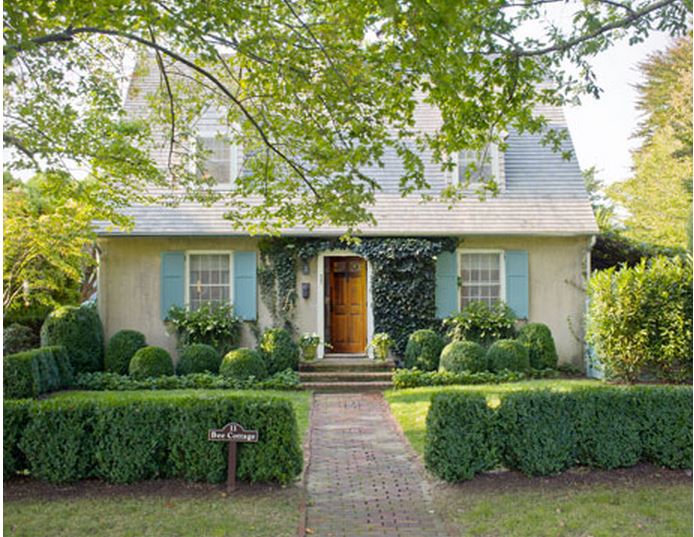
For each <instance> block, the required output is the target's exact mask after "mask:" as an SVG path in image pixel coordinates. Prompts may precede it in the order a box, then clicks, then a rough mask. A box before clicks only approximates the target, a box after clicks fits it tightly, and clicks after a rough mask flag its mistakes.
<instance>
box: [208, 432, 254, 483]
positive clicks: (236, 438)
mask: <svg viewBox="0 0 694 537" xmlns="http://www.w3.org/2000/svg"><path fill="white" fill-rule="evenodd" d="M207 439H208V440H209V441H211V442H228V443H229V447H228V452H227V454H228V462H229V464H228V467H227V490H228V491H229V492H231V491H232V490H234V489H235V488H236V444H237V443H238V442H257V441H258V431H247V430H246V429H244V427H243V425H240V424H238V423H234V422H232V423H227V424H226V425H225V426H224V427H222V428H221V429H210V430H208V431H207Z"/></svg>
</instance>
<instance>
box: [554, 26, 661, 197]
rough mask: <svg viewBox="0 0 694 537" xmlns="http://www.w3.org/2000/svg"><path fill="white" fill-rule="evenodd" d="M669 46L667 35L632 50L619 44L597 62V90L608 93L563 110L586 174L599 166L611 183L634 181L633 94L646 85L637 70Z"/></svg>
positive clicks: (636, 118) (635, 119) (635, 115)
mask: <svg viewBox="0 0 694 537" xmlns="http://www.w3.org/2000/svg"><path fill="white" fill-rule="evenodd" d="M670 42H671V38H669V37H668V36H666V35H665V34H653V35H651V36H650V37H649V38H648V39H647V40H646V41H645V42H643V43H640V44H638V45H633V46H629V45H628V43H627V42H626V41H620V42H618V43H617V44H616V45H614V46H613V47H611V48H610V49H608V50H607V51H605V52H603V53H602V54H600V55H599V56H597V57H596V58H595V59H594V60H593V61H592V64H593V66H594V68H595V74H596V77H597V82H598V85H600V87H602V88H603V90H604V92H603V94H602V95H601V97H600V99H597V100H596V99H594V98H593V97H584V98H583V102H582V103H581V105H580V106H574V107H567V108H566V109H565V110H564V113H565V115H566V119H567V122H568V124H569V130H570V132H571V138H572V140H573V143H574V148H575V149H576V156H577V157H578V162H579V164H580V166H581V169H584V170H585V169H587V168H590V167H591V166H595V167H596V168H597V170H598V177H599V178H600V179H602V180H603V181H604V182H605V183H606V184H609V183H612V182H615V181H621V180H624V179H627V178H628V177H629V176H630V174H631V155H630V151H631V150H632V149H635V148H637V147H638V145H639V141H638V140H637V139H634V138H632V133H633V132H634V131H635V130H636V125H637V123H638V121H639V115H638V112H637V110H636V99H637V95H636V90H635V89H634V85H635V84H637V83H638V82H639V81H641V77H640V75H639V73H638V70H637V65H638V63H639V62H641V61H643V60H645V59H646V57H647V56H648V55H649V54H651V53H653V52H655V51H661V50H664V49H666V48H667V46H668V45H669V43H670Z"/></svg>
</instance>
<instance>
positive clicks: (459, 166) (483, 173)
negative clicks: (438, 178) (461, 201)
mask: <svg viewBox="0 0 694 537" xmlns="http://www.w3.org/2000/svg"><path fill="white" fill-rule="evenodd" d="M468 175H469V177H468ZM498 178H499V148H498V147H497V146H496V145H495V144H491V145H489V146H487V147H486V148H485V149H484V150H483V151H474V150H467V149H466V150H463V151H460V152H459V153H458V160H457V162H456V169H455V177H454V179H455V181H457V183H458V184H459V185H466V184H467V185H469V186H476V185H479V184H480V183H482V182H483V181H490V180H494V181H496V180H498ZM468 180H469V182H468Z"/></svg>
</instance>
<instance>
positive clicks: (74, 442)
mask: <svg viewBox="0 0 694 537" xmlns="http://www.w3.org/2000/svg"><path fill="white" fill-rule="evenodd" d="M3 418H4V423H5V424H6V426H5V436H4V439H5V445H4V453H5V454H6V457H7V456H8V454H9V455H10V458H9V459H6V460H8V461H10V462H11V465H12V466H8V467H6V469H5V471H6V472H8V471H9V470H21V469H24V468H25V467H26V468H28V469H29V470H30V471H31V473H32V475H34V476H35V477H36V478H38V479H41V480H45V481H50V482H55V483H64V482H70V481H75V480H78V479H85V478H89V477H94V476H97V477H102V478H103V479H105V480H107V481H109V482H116V483H127V482H132V481H136V480H140V479H149V478H154V477H157V476H170V477H181V478H185V479H190V480H200V481H208V482H213V483H217V482H221V481H223V480H224V479H225V478H226V461H227V457H226V443H224V442H209V441H208V440H207V434H206V433H207V430H208V429H211V428H221V427H222V426H224V425H225V424H226V423H228V422H230V421H237V422H239V423H241V424H242V425H244V426H245V427H247V428H249V429H255V430H258V434H259V440H258V443H257V444H253V445H240V446H239V450H238V466H237V476H238V477H239V479H242V480H247V481H251V482H255V481H276V482H280V483H288V482H290V481H291V480H292V479H294V478H295V477H296V476H297V475H298V474H299V473H300V472H301V468H302V463H303V455H302V453H301V448H300V443H299V437H298V430H297V423H296V417H295V415H294V411H293V408H292V406H291V404H290V403H289V402H288V401H286V400H282V399H278V398H275V397H259V396H257V395H237V394H233V395H229V394H225V393H222V392H219V393H218V394H212V395H210V394H205V395H204V396H191V395H180V394H152V393H149V392H139V393H136V394H128V395H122V396H121V397H120V398H118V399H115V398H113V397H112V396H110V395H109V394H94V397H93V398H92V399H91V400H89V401H85V400H83V399H82V398H80V397H79V396H73V397H71V396H66V397H61V398H56V399H49V400H45V401H19V402H17V401H11V402H9V404H7V405H6V406H5V415H4V417H3ZM8 424H9V426H8ZM23 457H25V458H26V460H25V461H24V460H23Z"/></svg>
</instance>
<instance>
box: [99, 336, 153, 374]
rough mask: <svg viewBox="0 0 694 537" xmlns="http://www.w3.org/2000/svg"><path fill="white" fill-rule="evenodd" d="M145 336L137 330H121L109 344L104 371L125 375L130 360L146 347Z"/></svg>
mask: <svg viewBox="0 0 694 537" xmlns="http://www.w3.org/2000/svg"><path fill="white" fill-rule="evenodd" d="M146 346H147V342H146V341H145V336H144V334H142V333H141V332H138V331H137V330H119V331H118V332H116V333H115V334H113V337H111V339H110V340H109V342H108V346H107V347H106V354H105V355H104V370H105V371H110V372H111V373H118V374H119V375H125V374H126V373H127V372H128V366H129V365H130V360H131V359H132V357H133V356H134V355H135V353H136V352H137V351H139V350H140V349H141V348H143V347H146Z"/></svg>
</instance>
